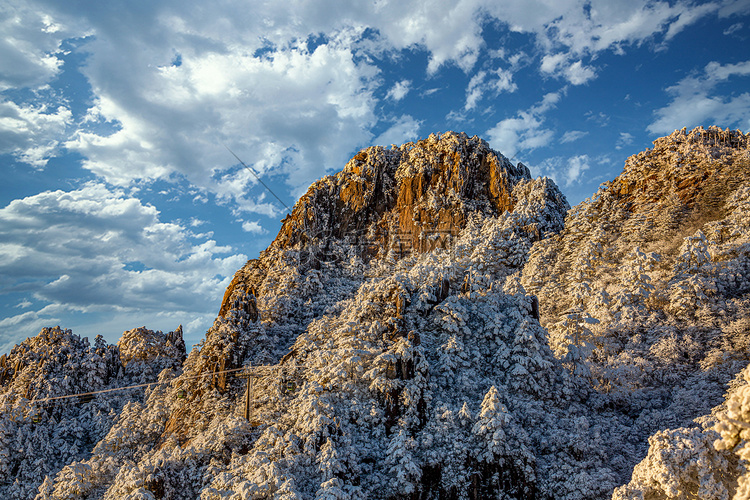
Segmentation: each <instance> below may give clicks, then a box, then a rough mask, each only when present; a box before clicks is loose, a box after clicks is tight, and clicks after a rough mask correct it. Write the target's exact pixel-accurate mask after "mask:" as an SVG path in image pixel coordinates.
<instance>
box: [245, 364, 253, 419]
mask: <svg viewBox="0 0 750 500" xmlns="http://www.w3.org/2000/svg"><path fill="white" fill-rule="evenodd" d="M252 383H253V377H252V376H250V374H249V373H248V374H247V385H246V386H245V420H247V421H248V422H249V421H250V399H251V397H252V396H251V394H250V393H251V392H252Z"/></svg>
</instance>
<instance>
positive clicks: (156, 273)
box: [0, 184, 247, 337]
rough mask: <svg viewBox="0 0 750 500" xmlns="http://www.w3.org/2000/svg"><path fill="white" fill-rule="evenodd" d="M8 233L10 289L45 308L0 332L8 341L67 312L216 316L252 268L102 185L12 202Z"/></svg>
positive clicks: (5, 220)
mask: <svg viewBox="0 0 750 500" xmlns="http://www.w3.org/2000/svg"><path fill="white" fill-rule="evenodd" d="M0 235H1V236H0V241H2V243H0V276H1V277H0V284H1V285H2V288H4V289H5V290H6V291H14V290H16V289H18V290H20V289H23V291H25V292H27V293H29V292H30V293H33V296H34V298H35V300H36V301H39V302H42V303H45V304H47V306H46V307H45V308H44V309H42V310H40V311H36V312H35V311H27V312H25V313H23V314H21V315H18V316H14V317H13V318H9V319H7V320H5V321H6V323H7V324H6V323H3V324H0V330H5V331H3V332H2V333H0V336H6V337H7V336H8V335H13V330H12V328H11V326H13V325H14V324H16V323H18V322H23V323H24V324H33V325H35V326H38V325H37V323H39V322H40V321H42V320H44V321H53V320H56V318H57V317H59V315H60V314H61V313H62V312H63V311H68V312H69V311H81V312H94V313H96V312H102V311H111V312H115V311H118V312H120V313H123V312H126V311H128V312H130V314H131V315H132V314H134V313H135V312H137V313H138V314H139V316H140V315H143V314H151V315H155V314H161V313H162V311H171V312H172V313H175V314H176V313H185V314H192V315H194V314H204V315H205V314H211V313H214V312H215V311H214V309H215V308H216V304H217V303H218V300H220V298H221V295H222V293H223V291H224V288H225V287H226V286H227V285H228V283H229V280H230V279H231V276H232V275H233V273H234V272H235V271H236V270H237V269H238V268H239V267H240V266H241V265H242V264H244V262H245V261H246V260H247V258H246V256H244V255H235V254H233V253H232V248H230V247H226V246H219V245H217V243H216V242H215V241H213V240H210V239H198V238H196V237H194V235H193V234H192V233H191V232H190V231H189V229H187V228H186V227H183V226H181V225H178V224H175V223H169V222H162V221H161V220H160V219H159V212H158V211H157V210H156V208H154V207H153V206H150V205H144V204H143V203H141V201H140V200H138V199H136V198H133V197H129V196H127V195H125V194H124V193H123V192H121V191H110V190H109V189H107V188H106V187H105V186H103V185H101V184H88V185H86V186H84V187H82V188H80V189H76V190H73V191H46V192H43V193H40V194H37V195H34V196H29V197H26V198H22V199H17V200H14V201H13V202H11V203H10V204H9V205H8V206H6V207H5V208H2V209H0ZM191 317H192V316H191ZM14 318H15V319H14ZM174 326H176V325H174ZM6 328H7V330H6Z"/></svg>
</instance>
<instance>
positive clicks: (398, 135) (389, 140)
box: [373, 115, 420, 146]
mask: <svg viewBox="0 0 750 500" xmlns="http://www.w3.org/2000/svg"><path fill="white" fill-rule="evenodd" d="M419 126H420V122H419V121H418V120H415V119H414V118H412V117H411V116H409V115H403V116H401V117H400V118H398V119H397V120H396V121H395V123H394V124H393V125H392V126H391V127H389V128H388V130H386V131H385V132H383V133H382V134H380V135H379V136H378V137H376V138H375V139H374V140H373V144H376V145H380V146H390V145H391V144H403V143H404V142H408V141H413V140H415V139H417V138H418V137H419Z"/></svg>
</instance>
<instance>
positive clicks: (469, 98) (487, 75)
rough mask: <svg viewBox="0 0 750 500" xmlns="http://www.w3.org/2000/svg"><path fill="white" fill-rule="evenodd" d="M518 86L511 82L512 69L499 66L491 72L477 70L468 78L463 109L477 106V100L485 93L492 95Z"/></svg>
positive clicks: (512, 90)
mask: <svg viewBox="0 0 750 500" xmlns="http://www.w3.org/2000/svg"><path fill="white" fill-rule="evenodd" d="M517 89H518V86H517V85H516V84H515V83H514V82H513V71H512V70H504V69H502V68H499V69H497V70H495V71H493V72H487V71H478V72H477V73H476V74H475V75H474V76H472V77H471V80H469V85H468V87H467V88H466V103H465V104H464V110H465V111H471V110H473V109H475V108H476V107H477V105H478V104H479V101H480V100H481V99H482V97H484V95H485V94H486V93H488V92H489V93H490V94H491V95H492V96H493V97H494V96H497V95H498V94H500V93H501V92H515V91H516V90H517Z"/></svg>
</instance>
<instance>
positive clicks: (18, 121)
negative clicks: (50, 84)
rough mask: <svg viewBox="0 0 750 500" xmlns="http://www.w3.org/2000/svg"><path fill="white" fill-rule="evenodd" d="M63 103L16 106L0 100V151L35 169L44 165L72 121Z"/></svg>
mask: <svg viewBox="0 0 750 500" xmlns="http://www.w3.org/2000/svg"><path fill="white" fill-rule="evenodd" d="M72 116H73V114H72V112H71V111H70V109H68V108H67V107H65V106H59V107H58V108H57V109H49V108H48V107H47V106H46V105H44V104H41V105H38V106H34V105H26V106H19V105H18V104H16V103H15V102H12V101H7V100H6V101H0V154H12V155H14V156H16V157H17V158H18V159H19V160H20V161H23V162H25V163H28V164H30V165H32V166H34V167H36V168H40V167H44V166H45V165H46V164H47V161H48V160H49V158H50V157H51V156H53V154H54V153H55V152H56V151H57V149H58V147H59V145H60V141H61V140H63V139H64V137H65V135H64V132H65V130H66V129H67V127H68V125H69V124H70V123H71V121H72Z"/></svg>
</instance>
